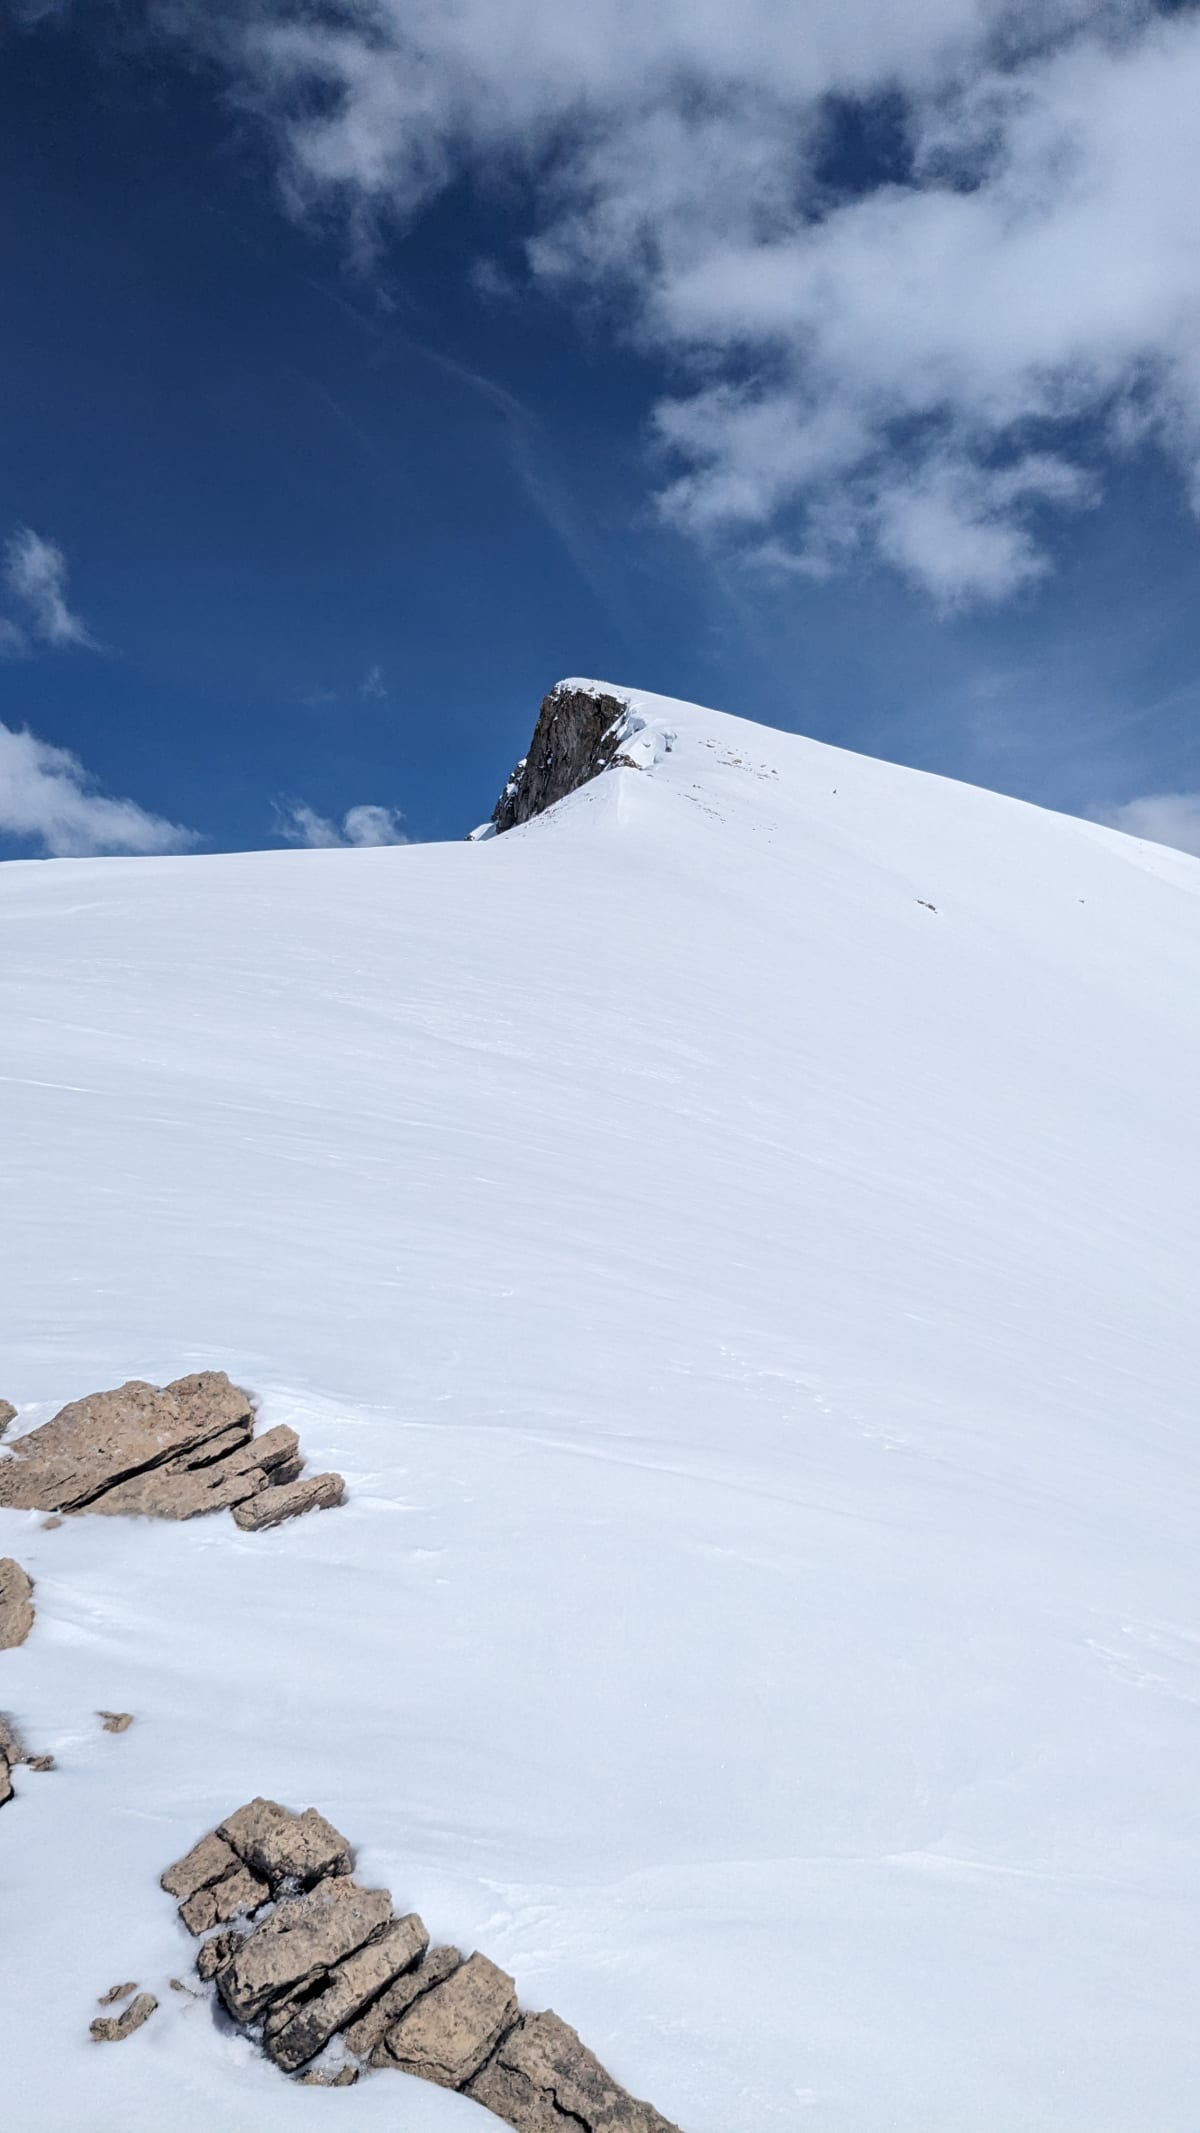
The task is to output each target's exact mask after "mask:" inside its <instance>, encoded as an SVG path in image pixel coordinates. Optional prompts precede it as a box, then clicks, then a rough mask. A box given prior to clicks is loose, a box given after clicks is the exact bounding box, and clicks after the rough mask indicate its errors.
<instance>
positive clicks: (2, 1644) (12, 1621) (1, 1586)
mask: <svg viewBox="0 0 1200 2133" xmlns="http://www.w3.org/2000/svg"><path fill="white" fill-rule="evenodd" d="M33 1616H34V1606H33V1580H32V1579H31V1578H30V1577H29V1576H28V1574H27V1573H26V1572H25V1571H24V1570H22V1568H21V1565H20V1564H19V1563H17V1562H14V1561H13V1558H12V1556H11V1555H0V1652H11V1651H15V1649H16V1647H17V1645H18V1644H24V1642H25V1639H26V1637H27V1636H28V1635H29V1632H30V1630H31V1629H32V1628H33Z"/></svg>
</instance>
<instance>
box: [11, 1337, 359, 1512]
mask: <svg viewBox="0 0 1200 2133" xmlns="http://www.w3.org/2000/svg"><path fill="white" fill-rule="evenodd" d="M303 1465H304V1461H303V1459H302V1457H301V1456H300V1446H299V1440H298V1438H297V1436H296V1433H295V1431H294V1430H292V1429H287V1428H285V1427H283V1426H280V1427H278V1428H275V1429H270V1430H267V1431H265V1432H264V1434H263V1435H262V1436H260V1437H256V1436H255V1434H254V1403H253V1401H252V1399H251V1397H250V1395H249V1393H248V1392H244V1391H243V1390H242V1388H241V1387H240V1386H238V1385H233V1384H231V1383H230V1380H229V1378H228V1377H227V1376H226V1375H225V1372H224V1371H223V1370H201V1371H197V1372H195V1373H194V1374H193V1375H192V1376H190V1377H185V1378H177V1379H176V1380H175V1381H174V1383H173V1384H170V1385H166V1386H164V1387H162V1388H161V1389H160V1388H158V1387H156V1386H154V1385H147V1384H145V1383H144V1382H143V1381H142V1380H141V1379H140V1378H133V1379H131V1380H130V1382H129V1383H128V1384H127V1385H121V1386H118V1387H117V1388H116V1390H115V1391H112V1392H97V1393H92V1394H90V1395H89V1396H88V1398H86V1399H83V1400H74V1401H72V1402H71V1404H70V1405H69V1406H67V1407H64V1408H63V1409H62V1411H61V1413H59V1414H57V1415H55V1416H54V1418H53V1420H51V1421H49V1422H44V1423H43V1424H42V1426H41V1428H40V1429H35V1430H31V1431H30V1432H29V1434H28V1435H27V1436H25V1437H18V1438H17V1439H16V1440H15V1442H14V1443H13V1444H12V1446H11V1453H10V1456H9V1457H7V1458H4V1459H2V1460H0V1506H4V1507H8V1508H10V1509H14V1510H22V1511H50V1512H53V1513H59V1512H64V1511H96V1512H101V1513H104V1514H106V1515H109V1516H113V1517H116V1516H121V1515H125V1516H129V1515H133V1514H140V1515H141V1516H143V1517H149V1518H198V1517H201V1516H203V1515H204V1513H206V1512H208V1511H223V1510H232V1511H233V1512H234V1515H235V1517H237V1518H238V1520H239V1523H240V1524H242V1525H243V1526H244V1527H245V1528H246V1529H247V1530H248V1531H251V1532H257V1531H259V1530H261V1529H263V1528H265V1527H267V1526H275V1525H279V1524H280V1523H281V1522H282V1521H283V1520H284V1519H285V1518H295V1517H296V1516H298V1514H299V1513H301V1512H303V1511H310V1510H320V1509H325V1508H327V1507H328V1506H330V1505H332V1504H336V1503H340V1502H341V1501H342V1497H343V1495H344V1493H345V1484H344V1483H343V1481H342V1478H341V1476H340V1475H339V1474H317V1475H313V1476H312V1477H310V1478H309V1479H307V1480H301V1479H300V1475H301V1471H302V1468H303ZM254 1507H257V1508H254Z"/></svg>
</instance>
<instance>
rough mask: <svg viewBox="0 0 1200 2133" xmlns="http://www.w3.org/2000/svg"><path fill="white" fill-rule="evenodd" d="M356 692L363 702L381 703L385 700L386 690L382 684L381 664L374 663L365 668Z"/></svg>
mask: <svg viewBox="0 0 1200 2133" xmlns="http://www.w3.org/2000/svg"><path fill="white" fill-rule="evenodd" d="M358 693H359V696H360V697H361V698H362V701H363V703H364V704H382V703H384V702H386V700H387V693H388V692H387V689H386V687H385V686H384V680H383V668H382V667H381V666H378V665H376V666H372V667H368V668H367V671H366V673H365V674H364V675H363V678H362V680H361V681H360V682H359V685H358Z"/></svg>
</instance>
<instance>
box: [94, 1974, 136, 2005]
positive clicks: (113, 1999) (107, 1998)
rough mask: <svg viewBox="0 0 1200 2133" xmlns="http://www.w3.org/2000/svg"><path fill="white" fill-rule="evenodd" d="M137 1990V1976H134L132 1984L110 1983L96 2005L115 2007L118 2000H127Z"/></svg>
mask: <svg viewBox="0 0 1200 2133" xmlns="http://www.w3.org/2000/svg"><path fill="white" fill-rule="evenodd" d="M136 1991H137V1979H136V1978H134V1980H133V1983H132V1984H131V1985H110V1986H109V1988H108V1991H107V1992H102V1993H101V1995H100V1997H99V1999H98V2000H97V2002H96V2005H97V2007H115V2006H116V2004H117V2001H118V2000H127V1999H128V1998H129V1996H130V1994H131V1993H133V1992H136Z"/></svg>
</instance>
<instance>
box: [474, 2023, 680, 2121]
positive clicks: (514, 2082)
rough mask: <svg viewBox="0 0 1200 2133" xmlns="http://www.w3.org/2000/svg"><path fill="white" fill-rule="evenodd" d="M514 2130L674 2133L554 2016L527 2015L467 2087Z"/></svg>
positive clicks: (658, 2114) (478, 2099)
mask: <svg viewBox="0 0 1200 2133" xmlns="http://www.w3.org/2000/svg"><path fill="white" fill-rule="evenodd" d="M467 2094H468V2096H472V2097H474V2099H475V2101H476V2103H481V2104H483V2105H485V2107H486V2108H487V2109H488V2110H489V2111H494V2112H495V2114H496V2116H497V2118H503V2119H504V2120H505V2121H506V2123H507V2124H508V2125H510V2126H514V2127H515V2128H516V2129H517V2133H577V2129H578V2128H580V2127H582V2129H583V2133H679V2129H678V2127H677V2126H672V2125H671V2124H670V2123H669V2121H668V2120H667V2119H665V2118H664V2117H662V2115H661V2113H660V2112H658V2111H656V2110H655V2109H654V2108H653V2106H652V2105H651V2104H648V2103H640V2102H639V2101H638V2099H637V2097H636V2096H630V2095H629V2094H628V2093H627V2091H626V2090H625V2089H623V2088H620V2087H619V2086H618V2084H617V2083H616V2082H615V2081H614V2080H613V2079H612V2076H611V2075H610V2074H607V2073H606V2072H605V2070H604V2068H603V2067H602V2066H601V2064H600V2061H599V2060H598V2059H597V2058H596V2057H595V2055H594V2054H593V2053H592V2052H590V2051H589V2050H588V2049H587V2046H586V2045H584V2044H581V2043H580V2041H579V2038H578V2037H577V2036H576V2034H575V2031H574V2030H573V2029H572V2028H570V2026H569V2025H568V2024H567V2023H566V2022H563V2021H561V2020H560V2019H559V2017H558V2015H556V2014H529V2015H525V2016H523V2017H522V2019H521V2021H520V2022H519V2023H518V2024H517V2026H516V2028H515V2029H513V2030H511V2031H510V2032H509V2034H508V2035H507V2036H506V2037H504V2038H503V2039H502V2041H501V2043H500V2045H499V2048H498V2049H497V2051H496V2052H495V2053H494V2055H493V2056H492V2057H491V2058H490V2059H489V2060H488V2062H487V2064H486V2066H484V2067H482V2068H481V2069H480V2071H479V2072H478V2073H477V2074H476V2076H475V2078H474V2080H473V2081H471V2082H469V2083H468V2086H467Z"/></svg>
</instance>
